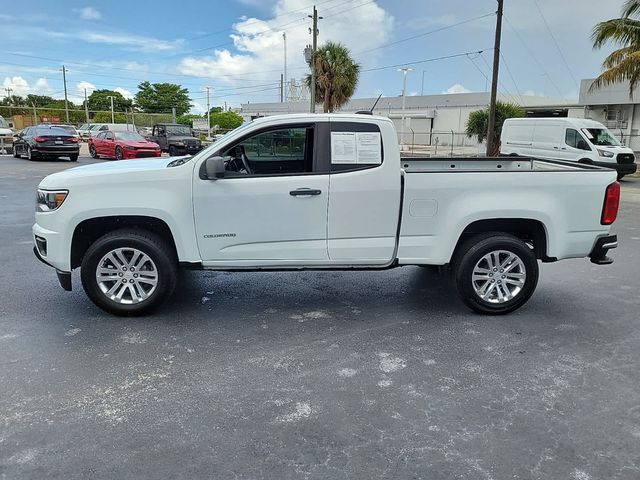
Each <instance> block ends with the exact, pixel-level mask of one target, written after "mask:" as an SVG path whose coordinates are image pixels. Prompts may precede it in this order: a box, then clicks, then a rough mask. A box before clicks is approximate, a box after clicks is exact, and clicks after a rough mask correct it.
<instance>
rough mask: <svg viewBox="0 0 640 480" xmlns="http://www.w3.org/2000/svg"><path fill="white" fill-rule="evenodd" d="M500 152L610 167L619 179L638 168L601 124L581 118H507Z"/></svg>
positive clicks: (503, 127)
mask: <svg viewBox="0 0 640 480" xmlns="http://www.w3.org/2000/svg"><path fill="white" fill-rule="evenodd" d="M500 153H501V154H502V155H520V156H523V157H535V158H542V159H547V160H569V161H572V162H580V163H590V164H593V165H598V166H601V167H608V168H613V169H615V170H616V171H617V172H618V180H619V179H621V178H622V177H624V176H625V175H629V174H631V173H635V171H636V169H637V165H636V164H635V155H634V154H633V150H631V149H630V148H627V147H625V146H623V145H622V144H621V143H620V142H619V141H618V139H616V137H614V136H613V134H612V133H611V132H610V131H609V130H608V129H607V127H605V126H604V125H602V124H601V123H599V122H596V121H594V120H587V119H584V118H508V119H507V120H505V122H504V125H503V126H502V136H501V145H500Z"/></svg>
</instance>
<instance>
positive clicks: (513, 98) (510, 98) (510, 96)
mask: <svg viewBox="0 0 640 480" xmlns="http://www.w3.org/2000/svg"><path fill="white" fill-rule="evenodd" d="M487 50H493V49H487ZM479 53H480V58H481V59H482V61H483V62H484V64H485V65H486V66H487V69H488V70H489V71H491V66H490V65H489V62H487V59H486V58H484V56H483V55H482V52H479ZM498 84H499V85H500V87H501V88H502V93H504V95H505V96H507V97H509V101H510V102H512V103H518V99H516V98H515V97H514V96H513V95H512V94H511V92H510V91H509V90H507V88H506V87H505V86H504V83H502V81H501V80H498Z"/></svg>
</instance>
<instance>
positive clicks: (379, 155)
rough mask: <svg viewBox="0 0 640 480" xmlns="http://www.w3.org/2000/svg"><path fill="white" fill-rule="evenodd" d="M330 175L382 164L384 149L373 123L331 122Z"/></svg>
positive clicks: (378, 132)
mask: <svg viewBox="0 0 640 480" xmlns="http://www.w3.org/2000/svg"><path fill="white" fill-rule="evenodd" d="M330 141H331V150H330V156H331V173H337V172H353V171H356V170H364V169H367V168H375V167H378V166H380V165H381V164H382V162H383V156H384V155H383V153H384V147H383V145H382V134H381V133H380V128H379V127H378V126H377V125H376V124H374V123H365V122H331V137H330Z"/></svg>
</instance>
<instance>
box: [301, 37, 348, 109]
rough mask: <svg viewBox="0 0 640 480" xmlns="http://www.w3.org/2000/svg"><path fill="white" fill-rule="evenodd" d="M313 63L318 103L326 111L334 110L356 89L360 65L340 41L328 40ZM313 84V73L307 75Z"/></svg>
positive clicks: (308, 80) (317, 53)
mask: <svg viewBox="0 0 640 480" xmlns="http://www.w3.org/2000/svg"><path fill="white" fill-rule="evenodd" d="M311 62H312V64H313V65H314V66H315V72H316V98H315V100H316V103H322V108H323V110H324V112H325V113H327V112H333V111H334V110H336V109H337V108H340V107H341V106H342V105H344V104H345V103H347V102H348V101H349V99H350V98H351V96H352V95H353V94H354V92H355V91H356V86H357V85H358V77H359V75H360V65H359V64H357V63H356V62H355V61H354V60H353V59H352V58H351V55H350V52H349V49H348V48H347V47H345V46H344V45H341V44H340V43H334V42H327V43H325V44H324V45H323V46H322V47H320V48H319V49H318V50H316V52H315V54H314V55H313V58H312V59H311ZM306 83H307V86H308V87H310V86H311V75H307V78H306Z"/></svg>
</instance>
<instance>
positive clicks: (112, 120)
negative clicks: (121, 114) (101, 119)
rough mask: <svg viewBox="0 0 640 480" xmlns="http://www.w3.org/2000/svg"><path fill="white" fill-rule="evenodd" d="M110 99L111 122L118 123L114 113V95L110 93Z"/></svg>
mask: <svg viewBox="0 0 640 480" xmlns="http://www.w3.org/2000/svg"><path fill="white" fill-rule="evenodd" d="M108 98H109V100H111V123H116V117H115V114H114V113H113V95H109V97H108Z"/></svg>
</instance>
